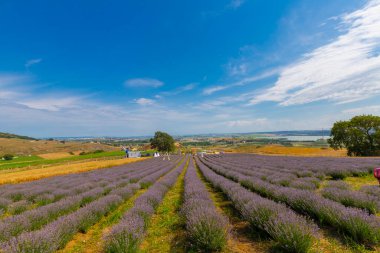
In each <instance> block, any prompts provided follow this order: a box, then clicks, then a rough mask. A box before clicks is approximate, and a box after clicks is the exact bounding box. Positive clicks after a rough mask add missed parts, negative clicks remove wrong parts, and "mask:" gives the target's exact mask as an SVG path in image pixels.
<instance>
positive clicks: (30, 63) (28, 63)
mask: <svg viewBox="0 0 380 253" xmlns="http://www.w3.org/2000/svg"><path fill="white" fill-rule="evenodd" d="M41 61H42V59H41V58H38V59H30V60H28V61H27V62H26V63H25V68H27V69H28V68H29V67H31V66H32V65H35V64H38V63H40V62H41Z"/></svg>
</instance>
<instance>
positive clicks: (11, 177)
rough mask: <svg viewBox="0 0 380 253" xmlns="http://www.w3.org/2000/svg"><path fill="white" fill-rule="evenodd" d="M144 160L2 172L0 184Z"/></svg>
mask: <svg viewBox="0 0 380 253" xmlns="http://www.w3.org/2000/svg"><path fill="white" fill-rule="evenodd" d="M144 159H149V158H128V159H124V158H123V159H114V160H101V161H84V162H75V163H73V162H69V163H68V164H64V165H55V166H50V167H45V168H35V169H33V168H32V169H28V168H22V169H18V170H15V169H11V170H3V171H0V184H7V183H20V182H25V181H32V180H37V179H41V178H46V177H52V176H58V175H65V174H71V173H81V172H85V171H90V170H95V169H104V168H109V167H113V166H118V165H123V164H127V163H132V162H137V161H142V160H144Z"/></svg>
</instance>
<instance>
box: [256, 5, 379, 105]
mask: <svg viewBox="0 0 380 253" xmlns="http://www.w3.org/2000/svg"><path fill="white" fill-rule="evenodd" d="M379 13H380V1H379V0H374V1H370V2H368V4H366V5H365V6H364V7H363V8H362V9H359V10H357V11H355V12H352V13H349V14H346V15H344V16H342V17H341V25H340V27H339V29H340V30H341V29H342V28H341V26H344V28H345V31H344V33H343V34H341V35H340V36H338V37H337V38H335V40H333V41H332V42H330V43H328V44H326V45H324V46H321V47H319V48H317V49H315V50H313V51H311V52H310V53H308V54H306V55H305V56H304V57H303V58H302V59H300V60H299V61H298V62H296V63H294V64H292V65H289V66H287V67H286V68H284V69H283V71H281V73H280V76H279V78H278V80H277V82H276V83H275V85H274V86H273V87H271V88H269V89H266V90H265V91H264V92H262V93H260V94H259V95H257V96H255V97H254V98H253V99H252V100H251V101H250V103H251V104H257V103H260V102H263V101H273V102H278V103H279V104H280V105H283V106H288V105H296V104H305V103H310V102H314V101H320V100H329V101H333V102H336V103H349V102H353V101H358V100H363V99H366V98H369V97H372V96H375V95H379V94H380V55H379V54H380V15H379Z"/></svg>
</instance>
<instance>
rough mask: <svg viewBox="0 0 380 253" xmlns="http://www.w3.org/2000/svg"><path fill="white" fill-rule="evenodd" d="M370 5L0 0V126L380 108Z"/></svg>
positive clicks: (146, 126) (155, 126)
mask: <svg viewBox="0 0 380 253" xmlns="http://www.w3.org/2000/svg"><path fill="white" fill-rule="evenodd" d="M379 13H380V1H379V0H370V1H364V0H357V1H346V0H333V1H331V0H320V1H307V0H305V1H299V0H289V1H285V0H284V1H277V0H267V1H259V0H225V1H222V0H215V1H198V0H193V1H174V0H173V1H165V0H163V1H146V0H138V1H116V0H115V1H94V0H93V1H78V0H77V1H72V0H66V1H48V0H46V1H42V0H36V1H19V0H12V1H11V0H5V1H0V122H1V124H0V131H6V132H14V133H19V134H26V135H31V136H36V137H46V136H89V135H95V136H105V135H107V136H134V135H150V134H152V133H153V132H154V131H156V130H164V131H168V132H169V133H172V134H193V133H225V132H252V131H275V130H303V129H321V128H329V127H331V126H332V124H333V122H334V121H336V120H342V119H348V118H350V117H352V116H353V115H357V114H363V113H372V114H376V115H380V102H379V98H380V15H379Z"/></svg>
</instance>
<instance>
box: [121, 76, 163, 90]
mask: <svg viewBox="0 0 380 253" xmlns="http://www.w3.org/2000/svg"><path fill="white" fill-rule="evenodd" d="M124 84H125V85H126V86H128V87H153V88H158V87H161V86H162V85H164V83H163V82H161V81H160V80H157V79H153V78H133V79H129V80H126V81H125V82H124Z"/></svg>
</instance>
